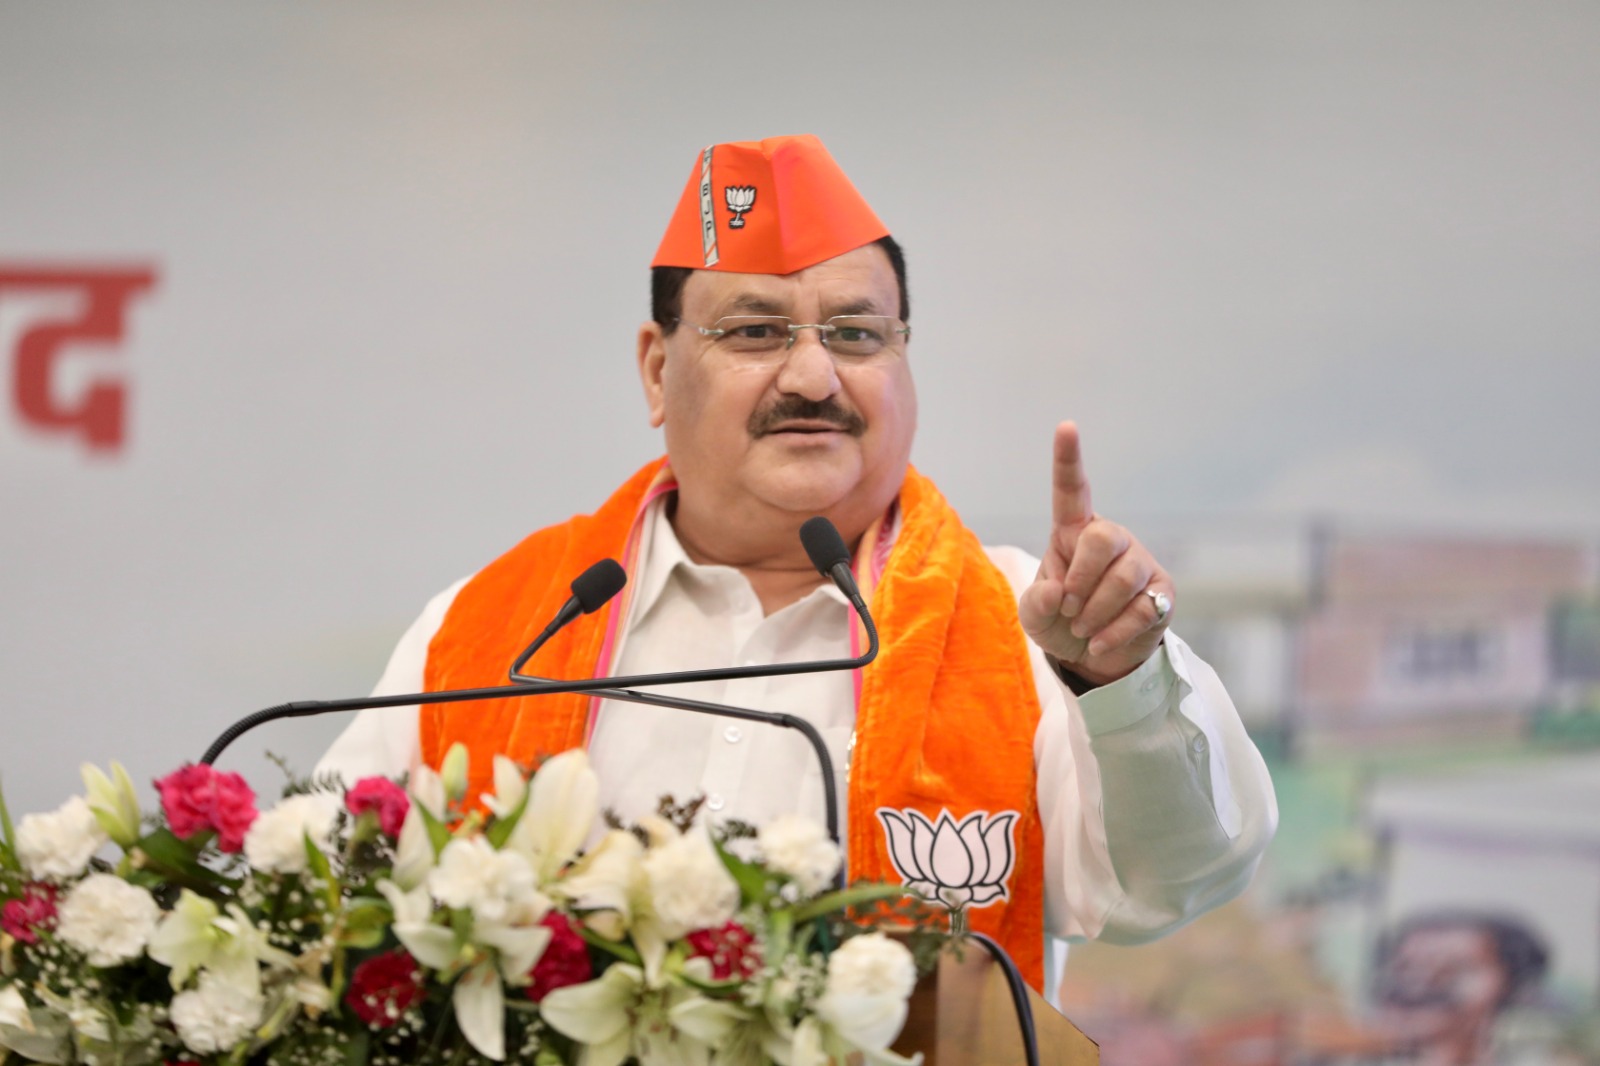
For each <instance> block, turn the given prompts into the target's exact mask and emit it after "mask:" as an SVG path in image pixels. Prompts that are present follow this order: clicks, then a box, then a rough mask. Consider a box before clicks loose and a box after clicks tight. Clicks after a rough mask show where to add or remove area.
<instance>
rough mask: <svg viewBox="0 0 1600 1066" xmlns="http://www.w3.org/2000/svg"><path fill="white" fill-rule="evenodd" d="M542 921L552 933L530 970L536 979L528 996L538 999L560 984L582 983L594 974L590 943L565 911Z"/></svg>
mask: <svg viewBox="0 0 1600 1066" xmlns="http://www.w3.org/2000/svg"><path fill="white" fill-rule="evenodd" d="M539 924H540V925H542V926H544V927H545V928H547V929H549V930H550V932H551V937H550V943H549V945H548V946H547V947H546V948H545V949H544V954H543V955H540V956H539V962H538V964H537V965H535V966H534V968H533V970H532V971H531V972H530V973H529V976H530V977H532V978H533V983H532V984H530V985H529V986H528V990H527V991H528V998H529V999H531V1000H533V1001H534V1002H535V1003H537V1002H539V1001H540V1000H541V999H543V998H544V997H545V996H547V995H549V994H550V993H551V992H554V991H555V990H556V989H558V988H565V987H567V986H568V985H581V984H582V983H583V982H585V981H587V980H589V978H591V977H593V976H594V967H593V966H591V965H590V963H589V947H588V945H587V944H585V943H584V942H583V937H581V936H579V935H578V931H577V930H576V929H574V928H573V927H572V923H571V922H570V921H568V920H567V916H566V915H565V914H562V913H561V912H560V911H551V912H550V913H549V914H546V915H545V916H544V918H542V919H541V920H540V922H539Z"/></svg>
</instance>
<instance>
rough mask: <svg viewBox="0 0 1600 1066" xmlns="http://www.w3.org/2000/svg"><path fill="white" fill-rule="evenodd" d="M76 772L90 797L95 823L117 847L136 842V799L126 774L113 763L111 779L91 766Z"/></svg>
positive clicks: (130, 781)
mask: <svg viewBox="0 0 1600 1066" xmlns="http://www.w3.org/2000/svg"><path fill="white" fill-rule="evenodd" d="M79 772H80V773H81V774H82V775H83V787H84V789H85V790H86V791H87V792H88V794H89V797H88V798H89V809H90V810H91V811H93V812H94V820H95V821H97V822H99V823H100V828H102V829H104V830H105V831H106V835H107V836H109V837H110V838H111V839H112V840H114V841H116V843H117V846H118V847H120V848H124V849H127V848H131V847H132V846H133V845H134V842H135V841H137V840H138V839H139V796H138V793H136V792H135V791H134V788H133V779H132V778H130V777H129V776H128V771H127V770H125V769H123V766H122V764H121V763H119V762H113V763H112V764H111V776H110V777H107V776H106V775H105V774H104V773H103V772H102V771H101V770H100V768H99V767H97V766H95V765H93V764H91V763H84V764H83V765H82V766H81V767H80V768H79Z"/></svg>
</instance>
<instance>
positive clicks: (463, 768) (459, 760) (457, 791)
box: [439, 743, 467, 803]
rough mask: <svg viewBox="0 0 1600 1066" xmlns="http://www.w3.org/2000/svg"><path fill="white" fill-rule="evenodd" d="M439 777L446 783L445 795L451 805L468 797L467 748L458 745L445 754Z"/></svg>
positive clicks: (451, 747)
mask: <svg viewBox="0 0 1600 1066" xmlns="http://www.w3.org/2000/svg"><path fill="white" fill-rule="evenodd" d="M439 777H440V778H441V779H442V780H443V781H444V791H445V795H447V796H449V797H450V802H451V803H460V802H461V801H462V800H463V799H465V798H466V795H467V746H466V745H465V744H461V743H456V744H452V745H450V750H449V751H447V752H445V755H444V762H443V763H441V764H440V766H439Z"/></svg>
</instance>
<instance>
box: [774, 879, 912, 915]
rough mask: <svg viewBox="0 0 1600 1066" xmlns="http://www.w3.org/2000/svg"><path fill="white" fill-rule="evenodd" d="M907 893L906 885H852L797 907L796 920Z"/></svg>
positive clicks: (894, 897) (898, 896) (896, 897)
mask: <svg viewBox="0 0 1600 1066" xmlns="http://www.w3.org/2000/svg"><path fill="white" fill-rule="evenodd" d="M905 894H906V886H904V885H883V884H876V885H874V884H867V885H852V886H851V887H850V888H842V889H840V890H839V891H837V892H829V893H828V894H827V895H826V896H818V897H817V898H816V899H814V900H812V901H811V902H810V903H806V904H804V905H802V906H799V907H796V908H795V910H794V920H795V921H797V922H809V921H810V920H811V919H813V918H820V917H822V916H823V915H824V914H831V913H832V912H834V911H842V910H844V909H845V908H846V907H859V906H861V905H862V904H863V903H877V902H879V901H880V900H886V899H899V898H900V897H901V896H904V895H905Z"/></svg>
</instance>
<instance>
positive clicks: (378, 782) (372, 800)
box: [344, 777, 411, 837]
mask: <svg viewBox="0 0 1600 1066" xmlns="http://www.w3.org/2000/svg"><path fill="white" fill-rule="evenodd" d="M344 805H345V809H346V810H348V811H349V812H350V813H351V814H353V815H355V816H356V817H358V818H359V817H360V816H361V815H363V814H365V813H366V812H368V811H376V812H377V814H378V826H379V827H380V828H381V829H382V830H383V831H384V832H385V833H386V834H388V835H389V836H392V837H398V836H399V835H400V827H401V826H402V825H404V824H405V821H406V812H407V811H409V810H410V809H411V800H410V799H409V798H408V797H407V796H406V790H405V789H403V788H401V787H400V786H399V785H397V784H395V783H394V782H393V781H390V780H389V779H388V778H387V777H363V778H362V779H361V780H360V781H357V782H356V783H355V785H354V787H352V788H351V789H350V791H349V792H346V793H345V794H344Z"/></svg>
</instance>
